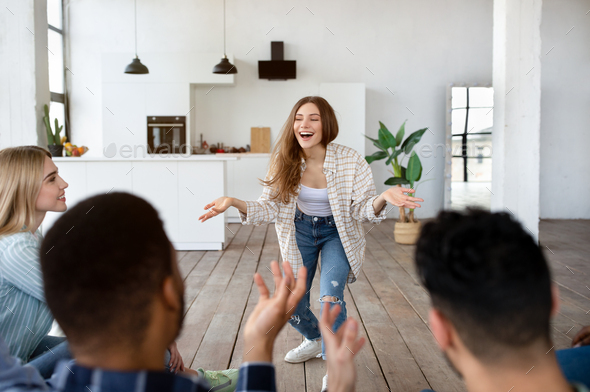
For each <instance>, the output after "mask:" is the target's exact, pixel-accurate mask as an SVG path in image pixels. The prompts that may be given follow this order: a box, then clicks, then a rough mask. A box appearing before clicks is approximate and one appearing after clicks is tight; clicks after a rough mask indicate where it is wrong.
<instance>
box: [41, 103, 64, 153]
mask: <svg viewBox="0 0 590 392" xmlns="http://www.w3.org/2000/svg"><path fill="white" fill-rule="evenodd" d="M44 109H45V116H43V123H44V124H45V130H46V131H47V144H49V145H51V144H55V145H60V144H63V143H64V141H65V140H62V138H61V137H60V135H59V134H60V132H61V130H62V129H63V125H62V126H59V122H58V121H57V118H56V119H55V133H53V130H52V129H51V123H50V122H49V107H48V106H47V105H45V107H44Z"/></svg>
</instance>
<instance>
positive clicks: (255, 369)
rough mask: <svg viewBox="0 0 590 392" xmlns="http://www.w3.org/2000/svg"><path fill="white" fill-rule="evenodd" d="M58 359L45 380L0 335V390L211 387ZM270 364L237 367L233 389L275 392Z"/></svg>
mask: <svg viewBox="0 0 590 392" xmlns="http://www.w3.org/2000/svg"><path fill="white" fill-rule="evenodd" d="M74 362H75V361H69V362H68V361H62V362H60V363H59V364H58V365H57V367H56V369H55V373H54V374H53V376H52V377H51V379H50V380H49V381H48V382H47V383H46V382H45V380H43V378H42V377H41V375H40V374H39V372H38V371H37V369H35V368H34V367H32V366H30V365H25V366H23V365H21V361H20V360H19V359H18V358H16V357H13V356H11V355H10V354H9V353H8V347H7V346H6V344H5V343H4V340H3V339H2V338H1V337H0V391H3V392H25V391H28V392H40V391H51V392H209V391H212V390H214V389H213V388H211V387H209V385H207V382H206V381H204V380H203V379H201V378H200V377H196V376H192V375H176V374H173V373H169V372H165V371H161V372H155V371H147V370H144V371H130V372H117V371H112V370H104V369H89V368H85V367H82V366H77V365H76V364H75V363H74ZM275 391H276V383H275V370H274V366H273V365H272V363H266V362H251V363H243V364H242V366H240V374H239V376H238V382H237V386H236V392H275Z"/></svg>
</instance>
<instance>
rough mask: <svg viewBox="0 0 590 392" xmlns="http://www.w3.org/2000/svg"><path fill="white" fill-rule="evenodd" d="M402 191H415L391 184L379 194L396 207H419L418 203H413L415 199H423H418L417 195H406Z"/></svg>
mask: <svg viewBox="0 0 590 392" xmlns="http://www.w3.org/2000/svg"><path fill="white" fill-rule="evenodd" d="M404 192H407V193H414V192H416V191H415V190H413V189H410V188H402V187H399V186H393V187H391V188H389V189H388V190H386V191H385V192H383V193H382V194H381V196H383V198H384V199H385V201H386V202H388V203H390V204H393V205H394V206H397V207H404V208H420V207H421V206H420V204H418V203H415V202H417V201H424V199H420V198H418V197H412V196H408V195H404Z"/></svg>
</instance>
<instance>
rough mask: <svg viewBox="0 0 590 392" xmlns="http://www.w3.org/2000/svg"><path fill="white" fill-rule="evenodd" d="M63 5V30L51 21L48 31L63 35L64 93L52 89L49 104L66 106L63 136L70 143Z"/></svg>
mask: <svg viewBox="0 0 590 392" xmlns="http://www.w3.org/2000/svg"><path fill="white" fill-rule="evenodd" d="M59 3H60V5H61V25H62V28H61V29H60V28H58V27H55V26H53V25H51V24H50V23H49V20H48V21H47V29H48V30H51V31H54V32H56V33H58V34H61V36H62V54H63V61H62V64H63V69H62V73H63V86H62V87H63V93H56V92H54V91H51V89H50V90H49V95H50V98H49V102H50V103H51V102H57V103H62V104H63V105H64V123H63V124H62V126H63V127H64V132H63V135H64V136H66V137H67V140H68V141H70V121H69V120H70V116H69V104H68V94H67V93H68V91H67V82H66V77H67V74H66V69H67V67H66V34H65V25H66V24H65V16H64V12H63V11H64V1H63V0H61V1H60V2H59ZM48 67H49V63H48Z"/></svg>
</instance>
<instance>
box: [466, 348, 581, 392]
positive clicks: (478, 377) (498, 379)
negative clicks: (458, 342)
mask: <svg viewBox="0 0 590 392" xmlns="http://www.w3.org/2000/svg"><path fill="white" fill-rule="evenodd" d="M529 365H530V366H529ZM463 377H464V379H465V384H466V386H467V390H468V391H469V392H492V391H509V390H511V389H512V388H514V390H515V391H516V390H517V391H518V392H533V391H534V392H538V391H552V392H571V391H572V387H571V385H570V384H569V383H568V382H567V380H566V379H565V378H564V377H563V374H562V373H561V370H560V368H559V365H558V364H557V360H556V358H555V355H554V354H553V353H551V354H549V355H547V356H546V357H539V358H538V359H537V360H533V361H531V363H530V364H526V365H525V364H524V363H520V364H518V365H515V366H514V365H513V366H502V367H490V366H484V365H482V364H481V363H477V364H472V365H468V366H466V367H465V368H464V369H463Z"/></svg>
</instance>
